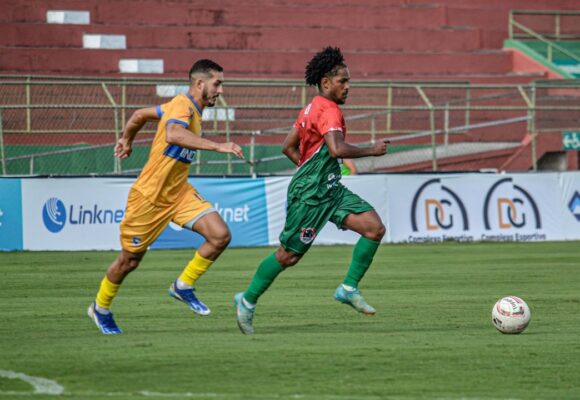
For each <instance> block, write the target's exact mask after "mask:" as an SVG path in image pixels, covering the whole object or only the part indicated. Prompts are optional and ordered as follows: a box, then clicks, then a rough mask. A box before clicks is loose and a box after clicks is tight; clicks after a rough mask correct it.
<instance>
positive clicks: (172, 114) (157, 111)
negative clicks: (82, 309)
mask: <svg viewBox="0 0 580 400" xmlns="http://www.w3.org/2000/svg"><path fill="white" fill-rule="evenodd" d="M189 79H190V87H189V91H188V93H187V94H185V95H183V94H180V95H178V96H176V97H174V98H173V99H172V100H171V101H170V102H168V103H165V104H162V105H160V106H157V107H151V108H144V109H140V110H137V111H136V112H135V113H134V114H133V115H132V116H131V118H130V119H129V121H128V122H127V125H126V127H125V130H124V132H123V137H122V138H121V139H119V141H118V142H117V144H116V146H115V156H117V157H119V158H121V159H124V158H127V157H129V156H130V155H131V152H132V143H133V140H134V139H135V136H136V135H137V132H138V131H139V130H140V129H141V128H142V127H143V126H144V125H145V123H146V122H147V121H159V123H158V127H157V133H156V135H155V138H154V140H153V144H152V145H151V152H150V154H149V160H148V161H147V163H146V164H145V167H144V168H143V170H142V172H141V174H140V175H139V177H138V178H137V180H136V181H135V183H134V184H133V187H132V188H131V190H130V192H129V198H128V200H127V207H126V210H125V217H124V219H123V221H122V222H121V227H120V228H121V247H122V250H121V254H120V255H119V256H118V257H117V259H116V260H115V261H113V263H112V264H111V266H110V267H109V269H108V270H107V273H106V275H105V277H104V278H103V280H102V281H101V285H100V288H99V291H98V293H97V296H96V300H95V302H94V303H92V304H91V306H90V307H89V310H88V314H89V317H91V319H92V320H93V321H94V322H95V324H96V325H97V326H98V327H99V329H100V330H101V332H102V333H104V334H117V333H121V332H122V331H121V329H120V328H119V327H118V326H117V324H116V323H115V320H114V319H113V314H112V313H111V311H110V307H111V303H112V301H113V299H114V298H115V296H116V295H117V292H118V290H119V287H120V286H121V283H122V282H123V280H124V279H125V277H126V276H127V275H128V274H129V273H130V272H131V271H133V270H134V269H135V268H137V267H138V266H139V263H140V262H141V260H142V259H143V256H144V255H145V253H146V252H147V248H148V247H149V246H150V245H151V244H152V243H153V242H154V241H155V239H157V237H158V236H159V235H160V234H161V232H162V231H163V230H164V229H165V227H166V226H167V225H168V224H169V222H171V221H173V222H174V223H176V224H178V225H180V226H182V227H184V228H188V229H191V230H192V231H194V232H197V233H199V234H200V235H202V236H203V237H204V239H205V242H204V243H203V244H202V245H201V246H200V247H199V249H197V252H196V253H195V255H194V257H193V258H192V260H191V261H190V262H189V263H188V264H187V266H186V267H185V269H184V270H183V272H182V273H181V275H180V276H179V277H178V278H177V279H176V280H175V282H173V283H172V284H171V286H170V288H169V294H170V296H172V297H174V298H175V299H177V300H180V301H182V302H184V303H186V304H187V305H188V306H189V308H190V309H191V310H192V311H193V312H194V313H196V314H200V315H208V314H209V313H210V309H209V308H208V307H207V306H206V305H205V304H203V303H202V302H201V301H200V300H199V299H198V298H197V296H196V295H195V289H194V285H195V283H196V281H197V280H198V279H199V278H200V276H202V275H203V274H204V273H205V272H206V271H207V270H208V268H209V267H210V266H211V265H212V264H213V262H214V261H215V260H216V259H217V258H218V257H219V255H220V254H221V253H222V252H223V251H224V249H225V248H226V246H227V245H228V243H229V242H230V239H231V235H230V231H229V229H228V227H227V225H226V224H225V222H224V221H223V219H222V218H221V217H220V215H219V214H218V213H217V211H216V209H215V208H213V206H212V204H211V203H209V202H208V201H207V200H205V199H204V198H203V197H202V196H201V195H200V194H199V193H198V192H197V190H196V189H195V188H194V187H192V186H191V185H190V184H189V183H188V182H187V177H188V173H189V167H190V164H191V162H192V160H193V157H194V156H195V153H196V151H197V150H213V151H217V152H220V153H232V154H234V155H236V156H237V157H239V158H243V153H242V149H241V148H240V146H238V145H237V144H235V143H233V142H227V143H216V142H213V141H211V140H207V139H203V138H202V137H201V116H202V112H203V109H204V108H205V107H213V106H214V105H215V103H216V101H217V98H218V97H219V96H220V95H221V94H222V93H223V80H224V75H223V68H222V67H221V66H220V65H218V64H216V63H215V62H213V61H211V60H199V61H197V62H196V63H195V64H193V66H192V67H191V69H190V71H189Z"/></svg>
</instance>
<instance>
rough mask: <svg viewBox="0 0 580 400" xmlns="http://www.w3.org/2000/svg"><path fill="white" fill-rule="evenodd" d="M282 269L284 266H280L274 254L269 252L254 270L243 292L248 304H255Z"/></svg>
mask: <svg viewBox="0 0 580 400" xmlns="http://www.w3.org/2000/svg"><path fill="white" fill-rule="evenodd" d="M282 271H284V268H282V266H281V265H280V263H279V262H278V260H277V259H276V254H275V253H272V254H270V255H269V256H268V257H266V258H265V259H264V260H263V261H262V263H261V264H260V266H259V267H258V269H257V270H256V273H255V274H254V277H253V278H252V282H250V286H248V288H247V289H246V291H245V292H244V299H246V301H247V302H248V303H250V304H256V303H257V302H258V298H260V296H261V295H262V294H264V292H265V291H266V290H268V288H269V287H270V285H271V284H272V282H274V279H276V277H277V276H278V274H279V273H280V272H282Z"/></svg>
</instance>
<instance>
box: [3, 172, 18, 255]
mask: <svg viewBox="0 0 580 400" xmlns="http://www.w3.org/2000/svg"><path fill="white" fill-rule="evenodd" d="M20 187H21V186H20V179H0V250H22V249H23V247H22V194H21V193H22V192H21V189H20Z"/></svg>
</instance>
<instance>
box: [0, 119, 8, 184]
mask: <svg viewBox="0 0 580 400" xmlns="http://www.w3.org/2000/svg"><path fill="white" fill-rule="evenodd" d="M0 157H1V158H2V175H6V172H7V169H6V154H5V153H4V128H3V123H2V113H1V112H0Z"/></svg>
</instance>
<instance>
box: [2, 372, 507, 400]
mask: <svg viewBox="0 0 580 400" xmlns="http://www.w3.org/2000/svg"><path fill="white" fill-rule="evenodd" d="M0 378H7V379H19V380H22V381H24V382H27V383H29V384H30V385H32V387H33V388H34V391H31V392H19V391H1V390H0V397H5V396H10V397H15V396H18V397H30V396H37V395H47V394H48V395H54V396H60V395H62V396H63V397H71V398H103V397H109V398H111V397H120V398H149V397H152V398H190V399H196V398H198V399H248V398H252V399H257V398H264V399H292V400H294V399H317V400H318V399H327V400H343V399H344V400H348V399H352V395H350V394H346V395H328V394H327V395H324V394H319V395H311V394H308V395H305V394H290V395H279V394H263V395H250V394H247V393H244V394H232V393H192V392H185V393H166V392H152V391H148V390H143V391H140V392H133V393H131V392H128V393H122V392H93V391H86V392H80V391H79V392H76V393H71V392H66V393H65V391H64V387H63V386H61V385H59V384H58V383H57V382H55V381H53V380H50V379H46V378H39V377H35V376H30V375H26V374H23V373H21V372H15V371H6V370H0ZM356 397H357V399H363V400H365V399H366V400H374V399H377V400H411V399H421V400H518V399H505V398H504V399H496V398H490V397H484V398H480V397H425V396H421V397H415V396H388V395H386V396H374V395H369V396H366V395H360V394H357V396H356Z"/></svg>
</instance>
